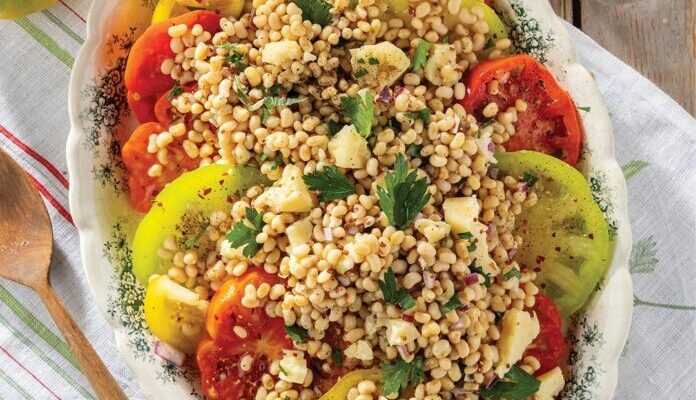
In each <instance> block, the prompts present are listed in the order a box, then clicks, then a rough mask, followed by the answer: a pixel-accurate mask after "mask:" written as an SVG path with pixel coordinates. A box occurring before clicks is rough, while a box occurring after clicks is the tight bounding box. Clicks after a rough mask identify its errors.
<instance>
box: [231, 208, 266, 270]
mask: <svg viewBox="0 0 696 400" xmlns="http://www.w3.org/2000/svg"><path fill="white" fill-rule="evenodd" d="M246 220H247V221H248V222H249V224H250V225H251V226H252V227H249V226H247V224H245V223H244V221H238V222H237V223H236V224H235V225H234V227H233V228H232V230H231V231H230V232H229V233H228V234H227V240H229V241H230V246H232V247H234V248H240V247H244V249H243V250H242V254H244V256H245V257H248V258H251V257H254V256H255V255H256V252H257V251H259V249H260V248H261V247H262V244H261V243H257V242H256V235H258V234H259V233H261V231H262V230H263V226H264V225H266V223H265V222H263V214H262V213H260V212H258V211H256V210H255V209H253V208H251V207H247V209H246Z"/></svg>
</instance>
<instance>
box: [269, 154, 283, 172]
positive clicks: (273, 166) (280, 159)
mask: <svg viewBox="0 0 696 400" xmlns="http://www.w3.org/2000/svg"><path fill="white" fill-rule="evenodd" d="M282 162H283V155H282V154H280V153H278V154H277V155H276V156H275V158H274V159H273V164H271V171H275V170H277V169H278V167H279V166H280V163H282Z"/></svg>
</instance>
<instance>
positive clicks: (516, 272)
mask: <svg viewBox="0 0 696 400" xmlns="http://www.w3.org/2000/svg"><path fill="white" fill-rule="evenodd" d="M520 277H522V274H521V273H520V270H519V269H517V268H513V269H511V270H509V271H508V272H506V273H505V274H504V275H503V279H505V280H506V281H509V280H510V279H513V278H517V279H520Z"/></svg>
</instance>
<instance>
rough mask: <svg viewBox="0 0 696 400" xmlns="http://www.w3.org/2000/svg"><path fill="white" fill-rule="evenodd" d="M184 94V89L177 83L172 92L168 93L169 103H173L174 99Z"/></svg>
mask: <svg viewBox="0 0 696 400" xmlns="http://www.w3.org/2000/svg"><path fill="white" fill-rule="evenodd" d="M182 93H184V88H182V87H181V86H179V84H178V83H175V84H174V87H173V88H172V90H170V91H169V93H167V101H172V99H173V98H175V97H177V96H180V95H181V94H182Z"/></svg>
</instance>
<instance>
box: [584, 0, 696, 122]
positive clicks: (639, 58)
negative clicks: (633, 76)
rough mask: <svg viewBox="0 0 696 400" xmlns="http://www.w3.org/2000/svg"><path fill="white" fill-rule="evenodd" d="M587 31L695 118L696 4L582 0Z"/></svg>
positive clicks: (661, 0) (693, 0) (695, 1)
mask: <svg viewBox="0 0 696 400" xmlns="http://www.w3.org/2000/svg"><path fill="white" fill-rule="evenodd" d="M581 5H582V7H581V20H582V29H583V31H584V32H585V33H587V34H588V35H589V36H591V37H592V38H594V39H595V40H597V41H598V42H599V44H601V45H602V46H603V47H604V48H606V49H607V50H609V51H610V52H612V53H613V54H615V55H616V56H617V57H619V58H620V59H622V60H623V61H625V62H626V63H628V64H629V65H631V66H633V67H634V68H636V69H637V70H638V71H640V72H641V73H642V74H643V75H645V76H646V77H648V78H649V79H650V80H652V81H653V82H655V84H657V86H659V87H660V88H662V90H664V91H665V92H667V94H669V95H670V96H672V97H673V98H674V99H675V100H676V101H677V102H678V103H680V104H681V105H682V106H683V107H684V108H685V109H686V110H687V111H688V112H689V113H691V114H692V115H696V47H695V46H696V44H695V43H694V42H695V41H696V38H695V36H696V28H695V26H694V20H695V19H696V9H695V7H696V0H621V1H618V0H610V1H607V0H581Z"/></svg>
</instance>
